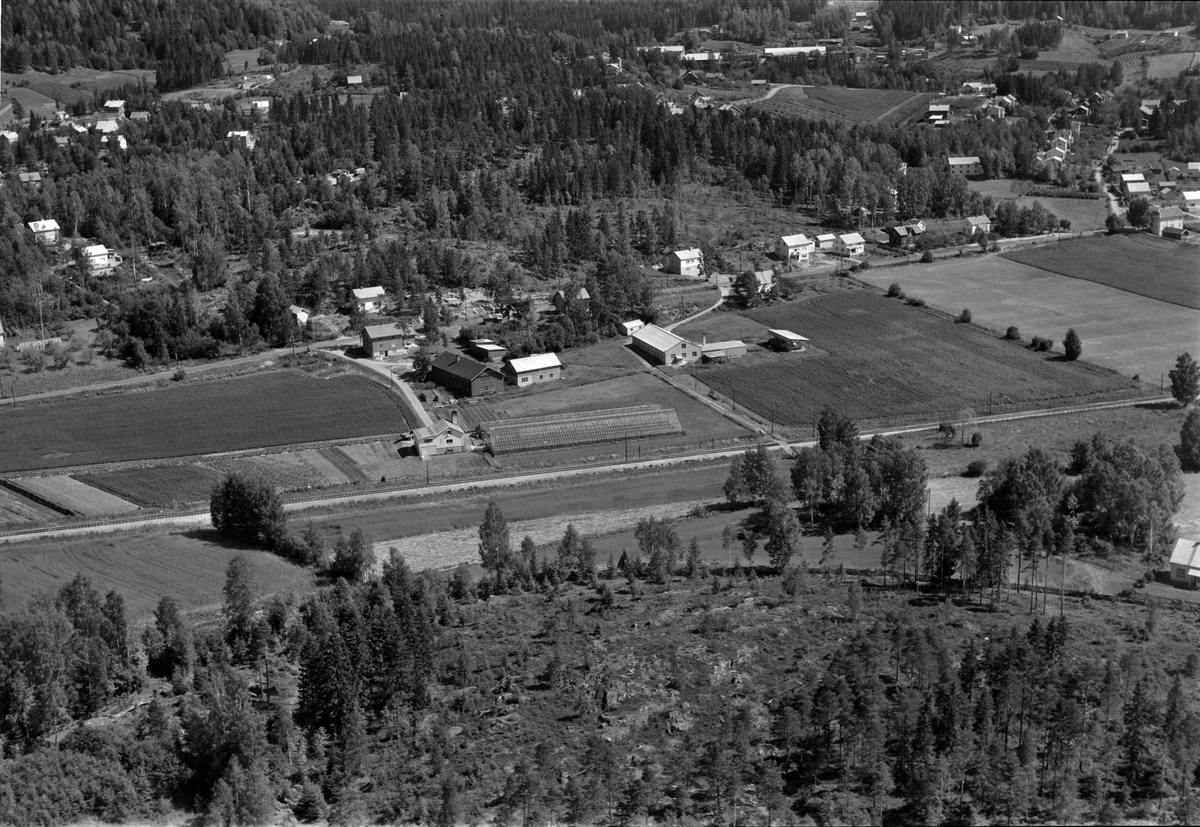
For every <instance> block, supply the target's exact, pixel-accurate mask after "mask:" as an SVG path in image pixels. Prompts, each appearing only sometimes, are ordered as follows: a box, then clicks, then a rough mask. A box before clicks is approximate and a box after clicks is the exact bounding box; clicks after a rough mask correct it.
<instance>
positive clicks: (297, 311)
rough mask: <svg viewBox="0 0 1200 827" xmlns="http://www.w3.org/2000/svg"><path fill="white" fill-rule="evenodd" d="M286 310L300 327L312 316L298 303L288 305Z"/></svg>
mask: <svg viewBox="0 0 1200 827" xmlns="http://www.w3.org/2000/svg"><path fill="white" fill-rule="evenodd" d="M288 312H289V313H291V314H292V318H293V319H295V320H296V324H298V325H300V326H301V327H303V326H304V325H306V324H308V320H309V319H310V318H311V316H312V314H310V313H309V312H308V311H307V310H305V309H304V308H303V307H301V306H300V305H298V304H293V305H291V306H290V307H288Z"/></svg>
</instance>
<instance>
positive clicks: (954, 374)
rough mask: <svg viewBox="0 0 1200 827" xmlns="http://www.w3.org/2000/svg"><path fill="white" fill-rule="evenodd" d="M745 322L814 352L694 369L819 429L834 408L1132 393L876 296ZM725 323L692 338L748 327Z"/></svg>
mask: <svg viewBox="0 0 1200 827" xmlns="http://www.w3.org/2000/svg"><path fill="white" fill-rule="evenodd" d="M868 272H869V271H868ZM746 316H747V317H748V318H749V319H750V320H752V321H754V322H758V323H759V324H760V325H761V326H762V327H763V328H785V329H788V330H793V331H795V332H797V333H799V334H801V335H802V336H807V337H808V338H809V339H810V340H811V345H810V347H809V349H808V350H807V351H805V352H803V353H790V354H774V353H772V354H765V353H764V354H761V355H755V356H750V357H748V358H747V359H745V360H744V361H743V362H742V363H740V364H739V363H738V362H737V361H735V362H733V363H730V364H727V365H720V366H711V365H700V366H694V367H692V368H690V369H689V372H690V373H692V374H693V375H694V376H696V377H697V378H698V379H699V380H700V381H701V382H703V383H705V384H707V385H708V386H709V387H711V388H713V389H714V390H716V391H717V392H719V393H721V394H722V395H724V396H725V397H727V398H731V399H732V398H734V397H735V396H736V401H737V404H738V405H741V406H745V407H747V408H749V409H751V410H753V411H754V412H755V413H757V414H758V415H759V416H762V417H770V418H772V419H773V420H774V421H775V422H777V423H782V424H785V425H790V426H793V427H796V426H799V427H804V428H809V427H811V425H812V423H813V422H814V421H815V420H816V418H817V416H819V414H820V412H821V409H822V408H824V407H825V406H826V405H831V406H833V407H835V408H838V409H840V410H841V411H842V413H844V414H846V415H847V416H850V417H852V418H854V419H858V420H886V419H893V418H908V417H939V418H948V417H950V416H953V412H954V411H957V410H959V409H961V408H965V407H973V408H975V409H976V410H982V411H986V410H989V409H994V410H996V411H1003V410H1014V409H1018V408H1026V407H1034V406H1038V405H1042V404H1048V403H1055V402H1068V401H1082V400H1085V399H1089V398H1093V397H1095V396H1096V395H1099V394H1111V393H1114V392H1121V391H1125V390H1127V389H1128V388H1129V382H1128V380H1125V379H1123V378H1122V377H1120V376H1119V375H1117V374H1115V373H1113V372H1111V371H1108V370H1104V369H1102V368H1098V367H1096V366H1094V365H1089V364H1085V363H1079V362H1075V363H1068V362H1060V361H1056V360H1052V359H1050V358H1048V357H1047V356H1046V355H1045V354H1035V353H1032V352H1030V351H1027V350H1025V349H1024V348H1021V347H1020V346H1019V345H1015V344H1013V343H1011V342H1005V341H1003V340H1001V339H999V338H997V337H995V336H992V335H990V334H988V333H986V332H983V331H980V330H977V329H974V328H972V327H971V326H969V325H959V324H955V323H953V322H951V321H950V320H948V319H946V318H944V317H942V316H940V315H938V314H935V313H932V312H930V311H928V310H923V309H918V308H913V307H908V306H906V305H905V304H903V303H902V302H900V301H898V300H894V299H885V298H883V297H882V296H880V295H879V294H877V293H875V292H874V291H869V290H858V291H847V292H843V293H835V294H829V295H826V296H820V297H816V298H813V299H811V300H808V301H803V302H787V303H782V304H778V305H775V306H772V307H768V308H763V309H760V310H755V311H751V312H749V313H747V314H746ZM726 318H727V314H721V315H720V316H716V317H713V318H712V319H709V318H706V319H701V320H699V321H698V322H696V323H695V324H694V325H687V326H685V332H686V333H687V334H689V335H691V336H692V337H693V338H698V337H699V336H700V335H701V334H702V333H704V332H706V331H708V332H709V337H710V339H712V338H717V337H719V338H726V330H727V328H728V327H730V326H736V329H739V330H740V329H742V327H743V325H744V323H742V322H737V323H733V322H729V321H726ZM763 332H764V333H765V331H763ZM761 337H762V333H760V334H759V338H761ZM729 338H733V337H732V336H731V337H729ZM751 341H757V340H755V339H751Z"/></svg>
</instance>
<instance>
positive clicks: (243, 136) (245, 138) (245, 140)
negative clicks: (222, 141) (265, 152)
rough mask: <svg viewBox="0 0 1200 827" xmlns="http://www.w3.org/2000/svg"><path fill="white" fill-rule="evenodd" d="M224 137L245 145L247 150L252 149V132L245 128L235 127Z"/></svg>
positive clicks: (251, 150) (250, 150)
mask: <svg viewBox="0 0 1200 827" xmlns="http://www.w3.org/2000/svg"><path fill="white" fill-rule="evenodd" d="M225 137H226V138H228V139H229V140H231V141H236V142H238V143H240V144H242V146H244V147H246V151H247V152H253V151H254V133H252V132H247V131H246V130H245V129H235V130H233V131H232V132H227V133H226V134H225Z"/></svg>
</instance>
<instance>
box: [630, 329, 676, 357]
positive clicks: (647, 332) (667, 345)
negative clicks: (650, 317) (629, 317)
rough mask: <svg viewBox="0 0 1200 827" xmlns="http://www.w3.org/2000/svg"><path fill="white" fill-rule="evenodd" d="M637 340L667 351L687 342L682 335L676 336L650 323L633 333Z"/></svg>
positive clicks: (634, 338)
mask: <svg viewBox="0 0 1200 827" xmlns="http://www.w3.org/2000/svg"><path fill="white" fill-rule="evenodd" d="M633 340H634V341H635V342H642V343H644V344H646V345H649V346H650V347H652V348H654V349H655V350H658V351H662V352H664V353H665V352H666V351H668V350H670V349H671V348H673V347H675V346H676V345H679V344H680V343H683V342H686V341H687V339H684V338H683V337H682V336H676V335H675V334H674V333H672V332H671V331H669V330H664V329H663V328H661V327H659V326H658V325H656V324H648V325H646V326H645V327H643V328H642V329H641V330H639V331H637V332H636V333H634V334H633Z"/></svg>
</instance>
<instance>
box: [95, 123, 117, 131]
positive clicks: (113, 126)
mask: <svg viewBox="0 0 1200 827" xmlns="http://www.w3.org/2000/svg"><path fill="white" fill-rule="evenodd" d="M96 131H97V132H105V133H107V132H116V131H117V122H116V121H96Z"/></svg>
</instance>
